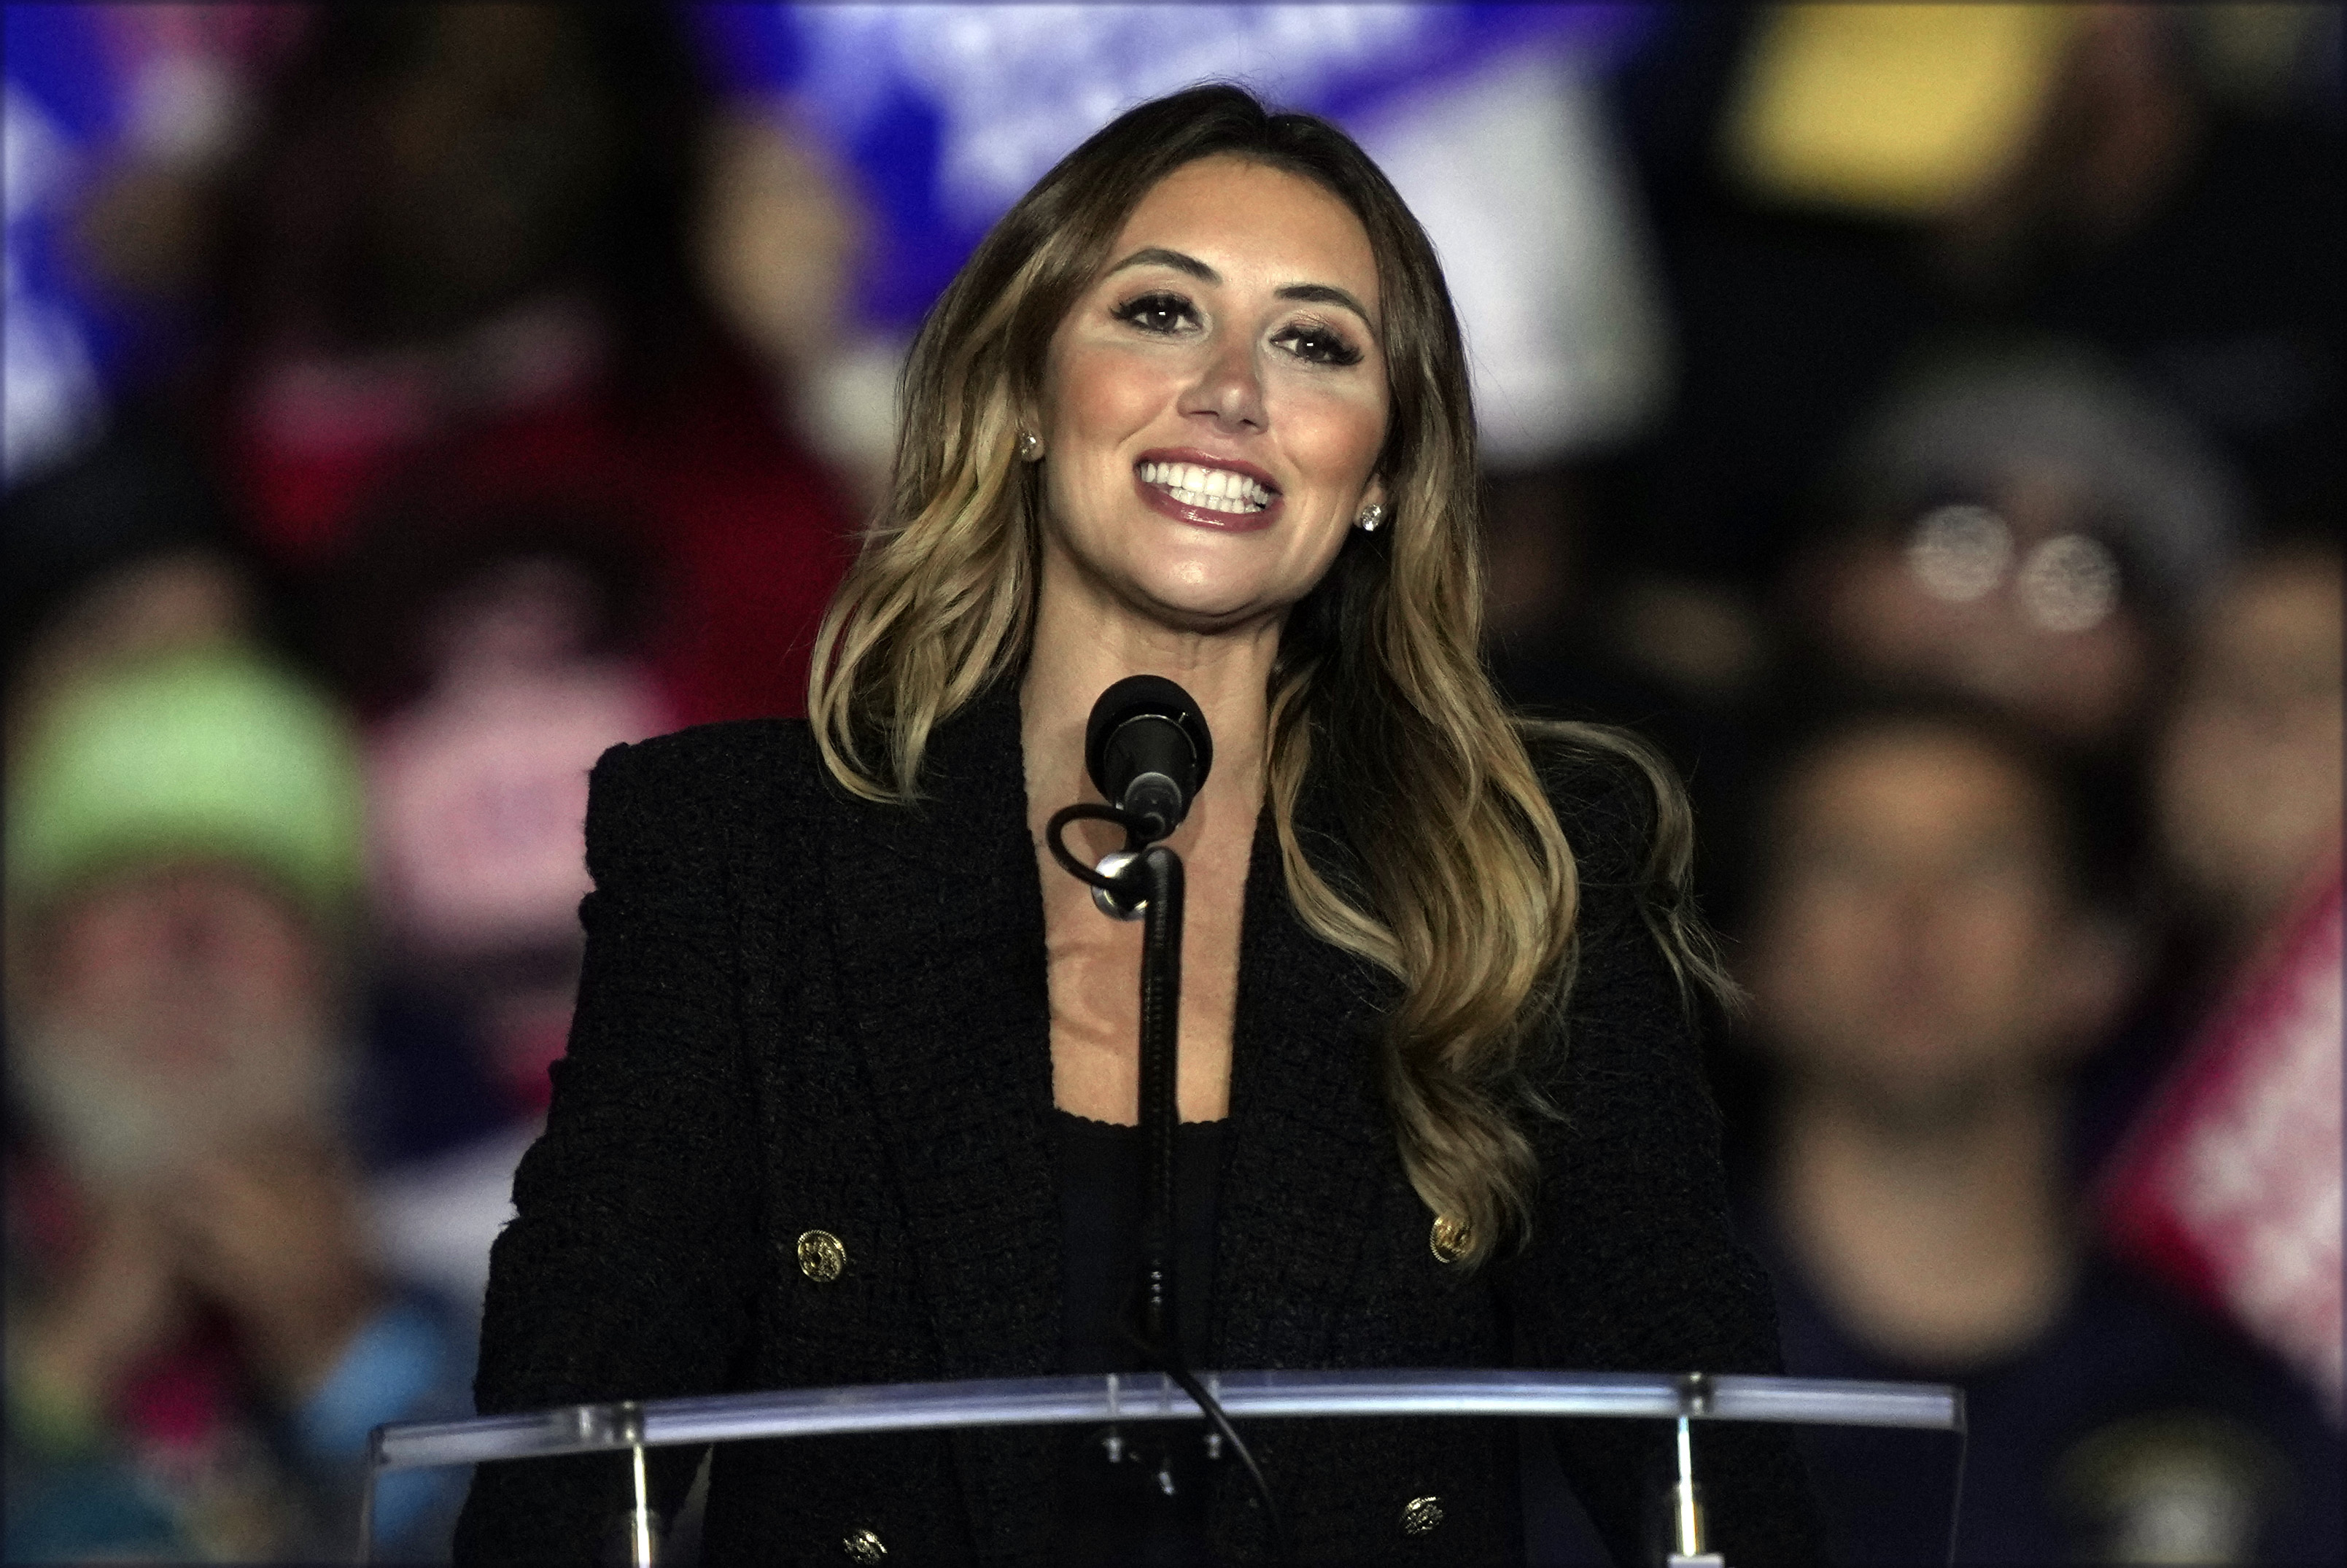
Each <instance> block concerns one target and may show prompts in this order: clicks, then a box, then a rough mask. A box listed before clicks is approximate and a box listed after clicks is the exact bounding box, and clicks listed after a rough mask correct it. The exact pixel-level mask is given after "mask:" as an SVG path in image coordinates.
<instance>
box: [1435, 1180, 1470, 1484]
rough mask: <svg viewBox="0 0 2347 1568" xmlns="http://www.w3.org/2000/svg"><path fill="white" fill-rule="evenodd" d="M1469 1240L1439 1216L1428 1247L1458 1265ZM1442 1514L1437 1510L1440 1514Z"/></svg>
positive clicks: (1462, 1230)
mask: <svg viewBox="0 0 2347 1568" xmlns="http://www.w3.org/2000/svg"><path fill="white" fill-rule="evenodd" d="M1467 1240H1468V1232H1467V1227H1466V1225H1463V1224H1461V1223H1460V1221H1458V1220H1454V1219H1452V1218H1451V1217H1450V1215H1449V1214H1437V1215H1435V1216H1434V1230H1433V1232H1432V1233H1431V1234H1430V1235H1428V1237H1427V1238H1426V1245H1428V1246H1430V1247H1431V1248H1433V1249H1434V1260H1435V1261H1436V1262H1437V1263H1457V1262H1458V1261H1459V1260H1460V1258H1462V1257H1465V1256H1466V1255H1467ZM1437 1512H1438V1513H1439V1512H1440V1510H1437Z"/></svg>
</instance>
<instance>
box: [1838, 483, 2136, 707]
mask: <svg viewBox="0 0 2347 1568" xmlns="http://www.w3.org/2000/svg"><path fill="white" fill-rule="evenodd" d="M2095 499H2096V498H2095V497H2093V496H2091V495H2089V494H2088V493H2086V490H2085V489H2084V488H2083V487H2081V486H2080V485H2079V484H2078V483H2076V482H2075V478H2074V477H2071V476H2069V475H2067V474H2065V473H2064V472H2062V471H2060V470H2056V469H2045V470H2038V471H2016V472H2014V473H2012V474H2009V475H2007V476H2005V477H2004V482H2003V483H2002V484H2001V485H2000V486H1999V487H1997V494H1996V495H1995V496H1994V497H1993V505H1992V506H1988V507H1942V508H1939V509H1938V510H1937V511H1936V512H1934V513H1932V514H1929V515H1927V516H1925V517H1923V518H1920V519H1918V520H1917V526H1916V528H1915V529H1914V530H1913V532H1912V533H1911V536H1910V537H1909V538H1906V539H1904V540H1899V541H1893V540H1878V539H1867V540H1864V541H1862V542H1859V543H1856V544H1854V545H1852V546H1850V547H1849V548H1847V550H1846V551H1845V552H1844V553H1843V555H1842V556H1841V558H1840V559H1839V560H1837V561H1836V562H1834V563H1833V565H1832V567H1831V568H1830V569H1829V573H1828V581H1827V584H1826V597H1825V602H1824V605H1823V607H1822V608H1823V612H1824V624H1825V627H1826V630H1827V635H1828V637H1829V639H1830V641H1831V642H1832V643H1833V645H1834V647H1835V649H1836V651H1837V652H1838V653H1840V655H1842V656H1843V657H1846V658H1848V659H1849V660H1850V661H1852V662H1853V663H1854V664H1855V665H1856V666H1857V667H1858V668H1859V669H1860V671H1863V672H1864V673H1866V674H1868V675H1869V676H1870V677H1872V678H1874V679H1876V680H1881V681H1891V682H1917V683H1920V684H1922V685H1924V686H1927V687H1930V688H1932V689H1935V690H1942V691H1952V692H1963V693H1965V694H1967V695H1969V696H1973V697H1976V698H1979V699H1980V700H1982V701H1983V702H1991V703H1993V704H1995V705H1996V706H1997V707H1999V708H2001V709H2003V710H2004V711H2005V712H2009V713H2012V714H2013V715H2014V716H2015V717H2016V718H2019V719H2021V720H2023V721H2024V723H2029V724H2032V725H2034V726H2035V727H2036V728H2038V729H2039V730H2041V731H2043V732H2044V733H2046V734H2047V735H2049V736H2052V737H2054V738H2055V739H2057V740H2059V741H2062V742H2065V743H2074V744H2079V745H2089V746H2091V745H2097V744H2100V743H2105V742H2106V741H2109V740H2111V739H2112V738H2113V737H2114V736H2116V735H2117V734H2119V733H2122V732H2124V731H2125V730H2126V729H2127V726H2128V724H2129V723H2131V722H2132V721H2133V720H2134V719H2135V717H2136V716H2137V713H2138V712H2140V710H2141V705H2142V702H2143V698H2144V694H2145V690H2146V682H2147V677H2148V674H2149V671H2150V668H2151V638H2150V633H2149V631H2148V630H2147V627H2146V625H2145V623H2144V620H2143V619H2142V618H2141V617H2140V616H2139V615H2138V614H2137V612H2136V611H2135V610H2134V608H2133V607H2132V606H2131V605H2129V604H2128V603H2127V600H2126V599H2125V598H2124V596H2123V595H2122V594H2121V592H2120V590H2119V579H2118V573H2117V569H2116V561H2115V560H2114V559H2112V557H2111V555H2110V553H2109V551H2108V549H2107V548H2106V547H2105V546H2104V545H2103V544H2102V543H2101V542H2100V541H2099V540H2098V539H2096V538H2095V536H2094V534H2093V532H2092V530H2091V529H2090V528H2089V527H2088V526H2087V519H2088V518H2091V516H2092V515H2093V512H2094V506H2095Z"/></svg>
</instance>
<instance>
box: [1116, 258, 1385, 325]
mask: <svg viewBox="0 0 2347 1568" xmlns="http://www.w3.org/2000/svg"><path fill="white" fill-rule="evenodd" d="M1128 267H1171V268H1173V270H1174V271H1175V272H1186V273H1187V274H1189V275H1190V276H1191V277H1193V278H1195V279H1197V280H1198V281H1199V282H1202V283H1208V284H1215V285H1219V284H1220V283H1221V282H1222V281H1223V275H1222V274H1221V273H1220V272H1216V271H1214V269H1213V268H1212V267H1209V266H1208V265H1206V263H1205V262H1204V261H1200V260H1198V258H1197V257H1195V256H1188V255H1184V254H1183V253H1182V252H1181V251H1169V250H1167V249H1166V248H1165V247H1164V246H1163V245H1151V246H1147V247H1145V248H1144V249H1142V250H1139V251H1134V252H1133V254H1132V255H1130V256H1127V257H1126V258H1125V259H1124V260H1123V261H1119V262H1118V263H1117V264H1116V265H1115V266H1113V267H1111V268H1110V269H1109V271H1110V272H1123V271H1124V270H1125V269H1126V268H1128ZM1273 292H1274V293H1275V294H1276V296H1277V297H1278V298H1280V299H1283V300H1299V301H1302V302H1306V303H1307V304H1316V305H1337V306H1339V307H1341V308H1342V309H1345V310H1348V311H1350V312H1352V313H1354V314H1355V315H1357V316H1358V317H1360V318H1361V324H1362V325H1364V326H1374V325H1375V324H1376V323H1374V322H1373V321H1371V319H1370V317H1369V313H1368V309H1367V308H1366V307H1364V306H1363V305H1362V303H1361V302H1360V301H1358V300H1357V299H1355V298H1354V297H1353V296H1352V295H1350V294H1348V293H1347V292H1345V291H1344V290H1342V289H1340V288H1337V286H1336V285H1334V284H1333V283H1288V284H1286V285H1284V286H1282V287H1280V288H1278V289H1276V290H1274V291H1273Z"/></svg>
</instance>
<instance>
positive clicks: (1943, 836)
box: [1750, 725, 2073, 1122]
mask: <svg viewBox="0 0 2347 1568" xmlns="http://www.w3.org/2000/svg"><path fill="white" fill-rule="evenodd" d="M2051 831H2052V826H2051V817H2050V808H2049V805H2048V803H2047V801H2046V799H2045V795H2044V794H2043V793H2042V791H2041V788H2040V786H2039V785H2038V784H2037V783H2036V782H2035V781H2034V779H2032V778H2030V777H2029V776H2028V775H2027V774H2024V773H2023V772H2022V771H2020V770H2019V769H2018V768H2017V767H2016V766H2015V764H2013V763H2012V762H2010V761H2008V760H2007V759H2006V758H2004V756H2002V755H2001V754H1999V753H1996V752H1995V751H1993V750H1992V749H1990V748H1989V747H1987V746H1986V745H1984V744H1983V743H1979V742H1977V741H1974V740H1973V739H1971V738H1970V737H1967V736H1965V735H1963V734H1962V733H1959V732H1956V731H1952V730H1945V729H1933V728H1929V727H1924V726H1921V725H1918V726H1913V727H1901V728H1895V729H1884V730H1881V731H1875V732H1870V733H1860V734H1859V735H1856V736H1853V737H1851V738H1850V739H1848V740H1845V741H1842V742H1840V743H1837V744H1834V745H1832V746H1830V747H1829V749H1828V750H1827V751H1825V752H1824V753H1821V754H1820V755H1819V756H1817V757H1815V758H1813V759H1811V761H1810V762H1809V764H1807V765H1806V766H1805V767H1804V768H1802V769H1801V770H1800V772H1799V774H1797V775H1796V776H1795V777H1794V778H1793V779H1792V780H1791V781H1790V782H1789V783H1788V785H1787V789H1786V794H1785V800H1784V806H1783V809H1782V811H1781V812H1780V815H1779V818H1778V832H1779V833H1780V834H1781V835H1783V836H1782V839H1781V841H1780V842H1779V843H1778V845H1776V854H1777V864H1778V871H1777V874H1776V876H1774V878H1773V879H1772V881H1771V883H1770V884H1769V888H1768V894H1767V897H1765V899H1764V903H1763V907H1762V911H1761V917H1760V919H1759V920H1758V925H1757V929H1756V933H1755V937H1756V940H1755V942H1754V946H1753V954H1754V960H1755V961H1754V965H1753V968H1752V972H1751V975H1750V979H1751V983H1752V989H1753V991H1754V994H1755V997H1756V999H1757V1000H1758V1005H1759V1019H1758V1021H1759V1023H1760V1025H1761V1028H1762V1030H1763V1031H1764V1033H1765V1034H1766V1035H1767V1036H1768V1039H1769V1040H1770V1041H1771V1043H1772V1045H1773V1046H1774V1048H1775V1049H1776V1050H1778V1052H1779V1053H1780V1054H1781V1056H1782V1057H1783V1059H1784V1060H1785V1061H1786V1062H1787V1064H1788V1066H1789V1067H1790V1068H1791V1069H1792V1070H1793V1071H1795V1072H1796V1074H1797V1075H1799V1076H1801V1077H1802V1078H1804V1079H1806V1080H1808V1081H1810V1082H1812V1083H1814V1084H1817V1085H1819V1086H1821V1087H1825V1088H1828V1089H1829V1090H1830V1091H1834V1092H1837V1093H1839V1094H1842V1095H1845V1096H1848V1097H1850V1098H1853V1099H1856V1100H1858V1101H1860V1102H1864V1103H1865V1104H1867V1105H1868V1106H1869V1107H1870V1108H1871V1109H1872V1110H1873V1111H1874V1112H1877V1113H1879V1114H1881V1115H1883V1116H1887V1117H1891V1118H1894V1119H1899V1120H1902V1121H1911V1122H1932V1121H1935V1120H1938V1119H1941V1118H1944V1117H1948V1116H1952V1115H1957V1114H1961V1113H1962V1112H1964V1111H1965V1110H1966V1109H1968V1108H1970V1107H1972V1106H1973V1105H1976V1104H1977V1103H1979V1102H1981V1100H1982V1097H1983V1094H1985V1093H1992V1092H1994V1091H1997V1090H1999V1089H2000V1088H2002V1087H2003V1086H2004V1085H2007V1084H2010V1083H2012V1082H2014V1081H2016V1078H2017V1076H2018V1075H2022V1074H2028V1073H2033V1072H2035V1071H2040V1070H2042V1069H2043V1068H2044V1067H2045V1065H2046V1064H2047V1062H2048V1061H2049V1060H2050V1059H2051V1057H2052V1055H2053V1054H2054V1052H2055V1050H2058V1049H2059V1047H2060V1046H2061V1045H2063V1044H2065V1043H2066V1042H2065V1040H2064V1039H2063V1034H2064V1030H2065V1017H2064V1014H2063V1011H2062V1003H2061V1000H2060V998H2061V997H2062V996H2063V994H2064V992H2065V988H2063V987H2062V986H2060V985H2057V984H2055V983H2054V979H2055V977H2054V973H2053V971H2054V969H2055V966H2056V965H2057V964H2058V963H2059V962H2060V961H2061V955H2062V954H2063V953H2064V952H2065V950H2067V949H2069V948H2071V946H2072V945H2071V944H2069V943H2067V942H2065V940H2064V939H2063V938H2065V936H2066V935H2067V934H2068V931H2069V928H2070V927H2071V924H2072V921H2073V911H2072V909H2071V907H2070V904H2069V901H2068V898H2067V896H2066V894H2065V888H2064V885H2063V881H2062V878H2061V876H2060V874H2059V872H2058V870H2057V868H2056V866H2055V860H2054V857H2053V856H2054V845H2053V843H2052V841H2051V837H2050V834H2051Z"/></svg>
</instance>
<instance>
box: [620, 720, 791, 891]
mask: <svg viewBox="0 0 2347 1568" xmlns="http://www.w3.org/2000/svg"><path fill="white" fill-rule="evenodd" d="M828 786H829V778H828V775H827V774H825V772H824V768H823V761H822V758H821V756H820V754H819V753H817V752H816V750H815V738H814V736H813V734H812V733H810V732H809V730H808V728H807V725H806V723H805V721H804V720H793V719H744V720H735V721H732V722H729V723H718V724H697V725H695V726H693V727H692V729H689V730H679V731H677V732H675V733H672V734H666V735H657V736H654V737H653V738H652V739H651V740H648V741H638V742H635V743H630V744H627V745H619V746H613V747H612V748H611V749H610V751H607V752H605V753H603V755H602V757H601V758H600V760H599V761H598V762H597V763H596V764H595V771H594V773H593V774H591V775H590V776H589V785H588V799H587V867H588V870H589V872H591V873H592V874H593V875H594V877H595V879H596V882H597V883H598V884H599V885H600V884H602V883H604V882H605V880H606V878H607V876H610V874H612V873H620V874H621V875H624V874H625V872H626V869H627V862H629V861H631V860H633V861H639V862H644V861H650V862H655V863H661V862H665V863H667V864H668V865H669V866H671V868H672V869H686V868H688V867H692V868H695V869H707V870H715V869H717V868H718V867H717V866H714V865H696V863H701V862H703V861H704V859H705V857H708V856H724V855H727V854H729V853H731V852H732V851H733V850H736V849H738V848H739V847H740V846H741V845H743V840H744V838H745V836H746V835H756V834H758V833H760V832H762V831H765V832H771V831H774V830H776V829H777V828H779V827H780V826H781V825H784V824H786V823H790V822H793V821H799V820H804V819H805V816H806V815H807V808H809V807H814V806H816V805H817V803H818V802H820V801H821V800H823V799H824V798H825V796H826V794H836V791H835V790H830V789H829V788H828ZM645 868H646V869H651V867H650V866H646V867H645Z"/></svg>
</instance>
